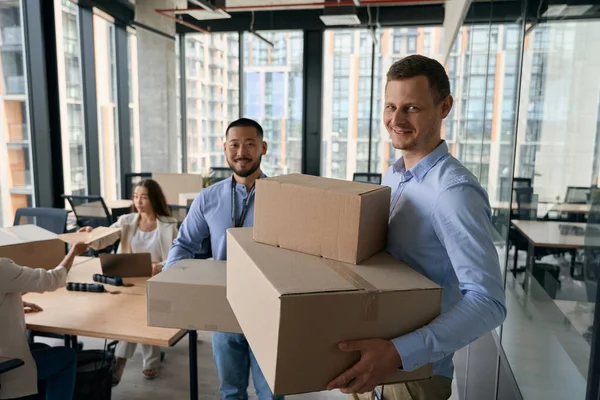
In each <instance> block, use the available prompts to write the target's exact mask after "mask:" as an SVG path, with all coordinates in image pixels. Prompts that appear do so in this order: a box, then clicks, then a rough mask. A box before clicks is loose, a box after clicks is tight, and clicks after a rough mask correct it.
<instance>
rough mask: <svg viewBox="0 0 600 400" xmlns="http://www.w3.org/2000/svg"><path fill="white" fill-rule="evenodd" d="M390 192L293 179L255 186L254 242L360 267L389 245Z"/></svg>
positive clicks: (352, 184) (375, 187) (321, 180)
mask: <svg viewBox="0 0 600 400" xmlns="http://www.w3.org/2000/svg"><path fill="white" fill-rule="evenodd" d="M390 193H391V189H390V188H389V187H385V186H379V185H371V184H366V183H359V182H349V181H342V180H338V179H328V178H321V177H316V176H310V175H301V174H292V175H285V176H279V177H274V178H267V179H259V180H257V181H256V199H255V204H254V240H256V241H257V242H260V243H265V244H270V245H273V246H279V247H282V248H285V249H290V250H296V251H301V252H303V253H307V254H313V255H316V256H322V257H325V258H329V259H332V260H338V261H342V262H347V263H353V264H358V263H359V262H361V261H362V260H365V259H367V258H369V257H371V256H373V255H375V254H377V253H379V252H381V251H383V248H384V246H385V241H386V234H387V227H388V218H389V209H390Z"/></svg>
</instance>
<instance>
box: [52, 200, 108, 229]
mask: <svg viewBox="0 0 600 400" xmlns="http://www.w3.org/2000/svg"><path fill="white" fill-rule="evenodd" d="M62 197H63V199H66V200H67V201H68V202H69V204H70V205H71V209H72V210H73V213H74V214H75V218H77V225H79V226H80V227H82V226H91V227H92V228H97V227H99V226H110V225H111V224H112V223H113V222H114V221H113V216H112V214H111V213H110V211H109V210H108V207H107V206H106V203H105V202H104V199H103V198H102V196H98V195H87V196H85V195H74V194H63V195H62Z"/></svg>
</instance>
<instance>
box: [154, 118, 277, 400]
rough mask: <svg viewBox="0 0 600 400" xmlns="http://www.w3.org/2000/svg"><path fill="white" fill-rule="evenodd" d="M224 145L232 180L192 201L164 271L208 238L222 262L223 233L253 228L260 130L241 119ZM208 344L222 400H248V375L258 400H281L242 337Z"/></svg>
mask: <svg viewBox="0 0 600 400" xmlns="http://www.w3.org/2000/svg"><path fill="white" fill-rule="evenodd" d="M225 139H226V142H225V146H224V147H225V157H226V159H227V163H228V164H229V166H230V167H231V169H232V170H233V176H232V177H231V178H228V179H225V180H223V181H221V182H218V183H216V184H214V185H212V186H210V187H208V188H206V189H203V190H202V191H201V192H200V194H199V195H198V197H196V199H195V200H194V202H193V203H192V206H191V207H190V211H189V213H188V215H187V217H186V218H185V220H184V221H183V224H182V225H181V229H180V230H179V235H178V236H177V239H175V241H174V243H173V246H172V247H171V250H170V251H169V258H168V260H167V264H166V266H165V268H170V267H172V266H173V265H174V264H175V263H177V262H178V261H180V260H183V259H187V258H194V256H195V254H197V253H199V252H200V250H201V247H202V242H203V241H204V240H205V239H208V238H210V244H211V247H212V252H213V257H214V259H215V260H226V259H227V243H226V237H227V236H226V231H227V229H229V228H232V227H242V226H243V227H251V226H253V224H254V182H255V180H256V179H258V178H260V177H261V176H263V175H262V172H261V170H260V162H261V159H262V156H264V155H265V154H266V153H267V143H266V142H264V141H263V129H262V127H261V126H260V125H259V124H258V123H257V122H256V121H253V120H251V119H246V118H241V119H239V120H237V121H234V122H232V123H231V124H230V125H229V126H228V127H227V131H226V133H225ZM212 344H213V358H214V361H215V364H216V366H217V371H218V373H219V379H220V381H221V382H220V387H219V390H220V392H221V399H223V400H230V399H231V400H233V399H235V400H238V399H247V398H248V394H247V389H248V380H249V373H250V370H252V377H253V380H254V388H255V389H256V394H257V396H258V398H259V399H260V400H272V399H282V397H275V396H273V394H272V392H271V390H270V389H269V386H268V385H267V382H266V381H265V378H264V376H263V374H262V372H261V370H260V367H259V366H258V364H257V362H256V359H255V358H254V354H252V350H251V349H250V346H249V345H248V342H247V341H246V338H245V336H244V335H242V334H235V333H220V332H214V333H213V334H212Z"/></svg>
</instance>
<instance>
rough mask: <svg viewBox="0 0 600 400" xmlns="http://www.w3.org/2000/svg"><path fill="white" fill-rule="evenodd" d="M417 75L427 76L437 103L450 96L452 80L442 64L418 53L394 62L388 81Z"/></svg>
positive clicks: (389, 71) (388, 74)
mask: <svg viewBox="0 0 600 400" xmlns="http://www.w3.org/2000/svg"><path fill="white" fill-rule="evenodd" d="M416 76H424V77H426V78H427V80H428V81H429V89H430V91H431V95H432V96H433V101H434V102H435V104H439V103H440V102H441V101H442V100H444V99H445V98H446V97H448V96H450V81H449V79H448V74H446V70H445V69H444V67H443V66H442V64H440V63H439V62H438V61H437V60H434V59H433V58H429V57H425V56H422V55H418V54H415V55H412V56H408V57H404V58H403V59H401V60H399V61H396V62H395V63H394V64H392V66H391V67H390V69H389V70H388V73H387V81H388V82H390V81H400V80H402V79H410V78H414V77H416Z"/></svg>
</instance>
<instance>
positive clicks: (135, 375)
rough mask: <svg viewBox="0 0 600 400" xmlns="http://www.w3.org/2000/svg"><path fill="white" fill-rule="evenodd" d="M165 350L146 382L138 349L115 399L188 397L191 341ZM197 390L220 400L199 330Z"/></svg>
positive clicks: (324, 399) (305, 397)
mask: <svg viewBox="0 0 600 400" xmlns="http://www.w3.org/2000/svg"><path fill="white" fill-rule="evenodd" d="M36 341H43V342H46V343H48V344H52V345H60V344H61V343H62V342H61V341H60V340H56V339H44V338H36ZM79 341H80V342H83V345H84V349H102V348H103V347H104V346H105V341H104V340H100V339H93V338H79ZM164 351H165V353H166V357H165V360H164V362H163V364H162V368H161V372H160V376H159V377H158V378H156V379H155V380H152V381H147V380H145V379H144V378H143V376H142V369H141V364H142V361H141V355H140V353H139V351H138V352H136V354H135V356H134V357H133V359H131V360H130V361H129V363H128V365H127V368H126V369H125V373H124V375H123V379H122V380H121V383H120V384H119V385H118V386H117V387H115V388H113V392H112V400H147V399H170V400H184V399H189V386H188V385H189V383H188V382H189V381H188V376H189V372H188V365H189V364H188V342H187V337H186V338H184V339H182V341H181V342H180V343H178V344H177V345H176V346H175V347H171V348H168V349H164ZM198 361H199V362H198V392H199V399H201V400H208V399H212V400H214V399H218V398H219V394H218V384H219V381H218V377H217V370H216V368H215V366H214V363H213V361H212V347H211V343H210V334H209V333H206V332H198ZM453 392H454V393H453V396H452V398H451V400H458V399H459V397H458V390H457V389H456V387H453ZM249 395H250V396H249V398H250V400H256V399H257V397H256V395H255V394H254V390H253V389H252V387H250V389H249ZM286 399H288V400H336V399H337V400H340V399H347V396H346V395H344V394H342V393H340V392H339V391H332V392H321V393H309V394H302V395H295V396H286Z"/></svg>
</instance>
